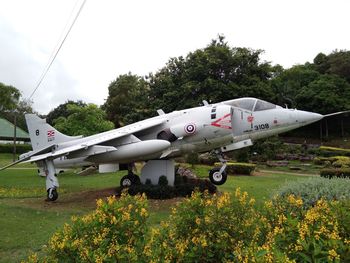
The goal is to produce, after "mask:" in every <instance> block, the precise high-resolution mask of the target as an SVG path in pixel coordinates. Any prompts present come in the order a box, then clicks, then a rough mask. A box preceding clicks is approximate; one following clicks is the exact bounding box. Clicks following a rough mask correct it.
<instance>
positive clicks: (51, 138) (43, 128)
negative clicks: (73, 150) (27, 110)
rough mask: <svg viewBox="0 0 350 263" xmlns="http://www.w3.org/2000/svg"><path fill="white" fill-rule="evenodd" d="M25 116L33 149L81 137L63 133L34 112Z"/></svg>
mask: <svg viewBox="0 0 350 263" xmlns="http://www.w3.org/2000/svg"><path fill="white" fill-rule="evenodd" d="M25 118H26V122H27V127H28V131H29V136H30V141H31V143H32V148H33V150H38V149H42V148H44V147H47V146H49V145H53V144H58V143H62V142H67V141H72V140H76V139H79V138H81V137H82V136H74V137H72V136H67V135H64V134H63V133H60V132H59V131H58V130H56V129H55V128H53V127H52V126H51V125H49V124H47V123H46V120H45V119H41V118H39V117H38V116H37V115H35V114H26V115H25Z"/></svg>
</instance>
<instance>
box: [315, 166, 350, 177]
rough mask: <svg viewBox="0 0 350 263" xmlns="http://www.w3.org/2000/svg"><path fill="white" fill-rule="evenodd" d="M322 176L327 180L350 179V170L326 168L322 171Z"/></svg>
mask: <svg viewBox="0 0 350 263" xmlns="http://www.w3.org/2000/svg"><path fill="white" fill-rule="evenodd" d="M320 176H321V177H325V178H329V179H331V178H333V177H337V178H350V168H324V169H322V170H321V171H320Z"/></svg>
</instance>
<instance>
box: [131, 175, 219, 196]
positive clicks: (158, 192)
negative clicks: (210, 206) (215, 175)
mask: <svg viewBox="0 0 350 263" xmlns="http://www.w3.org/2000/svg"><path fill="white" fill-rule="evenodd" d="M196 190H197V191H199V192H204V191H208V192H209V193H212V194H213V193H216V191H217V188H216V186H215V185H213V184H212V183H211V182H210V181H209V180H208V179H194V178H187V177H186V176H175V185H174V187H173V186H168V185H142V184H140V185H131V186H130V187H129V188H128V193H129V194H130V195H137V194H145V195H146V196H147V197H148V198H150V199H160V200H163V199H170V198H174V197H187V196H191V194H192V192H194V191H196Z"/></svg>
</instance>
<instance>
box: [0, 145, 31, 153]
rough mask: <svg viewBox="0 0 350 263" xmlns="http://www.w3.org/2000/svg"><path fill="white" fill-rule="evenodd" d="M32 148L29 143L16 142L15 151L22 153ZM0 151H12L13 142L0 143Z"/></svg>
mask: <svg viewBox="0 0 350 263" xmlns="http://www.w3.org/2000/svg"><path fill="white" fill-rule="evenodd" d="M31 150H32V146H31V145H29V144H16V153H18V154H22V153H26V152H29V151H31ZM0 153H13V144H12V143H9V144H0Z"/></svg>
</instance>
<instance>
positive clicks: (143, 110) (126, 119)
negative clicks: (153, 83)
mask: <svg viewBox="0 0 350 263" xmlns="http://www.w3.org/2000/svg"><path fill="white" fill-rule="evenodd" d="M148 92H149V88H148V84H147V82H146V81H145V80H144V79H143V78H142V77H139V76H136V75H132V74H131V73H129V74H126V75H120V76H119V77H118V78H117V79H116V80H114V81H113V82H112V83H111V84H110V85H109V87H108V98H107V100H106V102H105V104H104V105H103V107H102V108H103V109H104V110H105V111H106V113H107V118H108V119H109V120H110V121H112V122H113V123H114V125H115V126H116V127H121V126H124V125H126V124H130V123H133V122H136V121H140V120H142V119H144V118H146V117H149V116H150V115H151V114H152V113H151V112H150V109H149V105H148ZM153 114H154V113H153Z"/></svg>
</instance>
